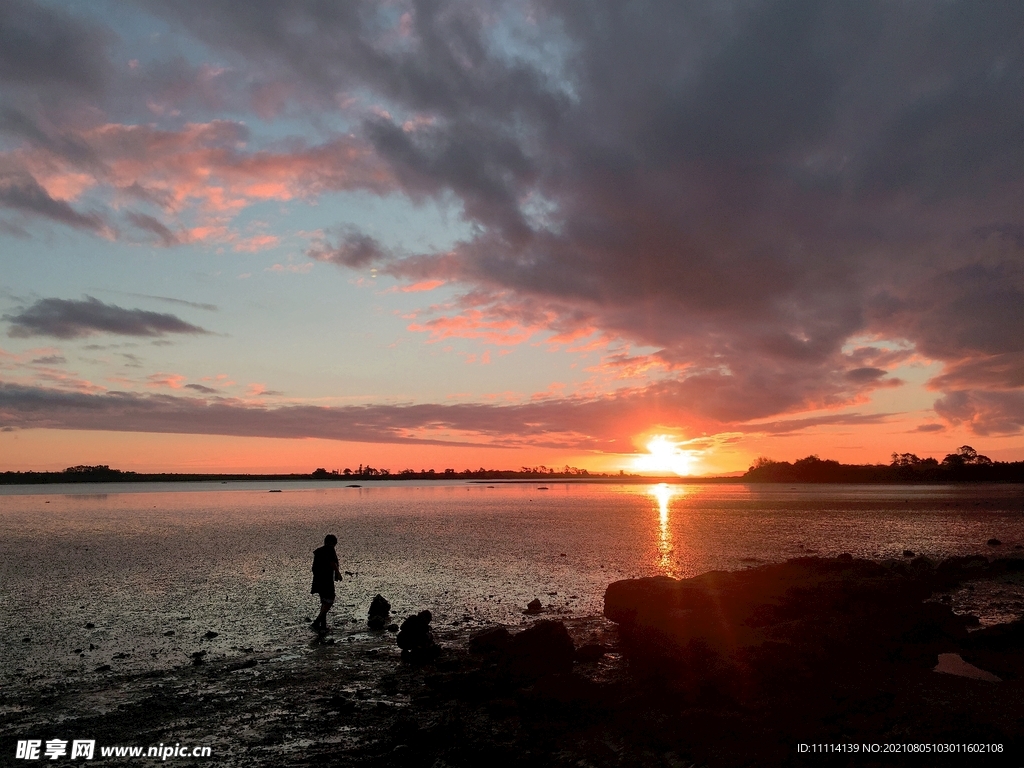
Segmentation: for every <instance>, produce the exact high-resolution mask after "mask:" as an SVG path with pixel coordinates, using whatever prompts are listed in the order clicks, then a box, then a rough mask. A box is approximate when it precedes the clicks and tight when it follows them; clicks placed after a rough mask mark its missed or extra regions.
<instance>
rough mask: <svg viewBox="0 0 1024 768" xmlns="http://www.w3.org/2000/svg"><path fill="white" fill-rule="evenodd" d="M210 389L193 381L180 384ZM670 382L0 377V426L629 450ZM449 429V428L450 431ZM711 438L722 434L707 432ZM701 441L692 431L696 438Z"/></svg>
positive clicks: (844, 418)
mask: <svg viewBox="0 0 1024 768" xmlns="http://www.w3.org/2000/svg"><path fill="white" fill-rule="evenodd" d="M185 386H186V387H187V388H190V389H193V390H194V391H196V392H200V393H202V394H212V392H208V391H207V390H208V389H209V388H207V387H203V386H202V385H191V384H190V385H185ZM687 408H688V406H687V404H686V402H685V401H684V399H683V398H682V397H680V396H679V393H678V392H675V391H673V390H672V388H671V387H669V388H661V387H657V386H652V387H648V388H643V389H633V390H621V391H619V392H617V393H615V394H614V395H612V396H607V397H595V398H583V397H570V398H551V399H545V400H536V401H532V402H528V403H522V404H512V405H497V404H489V403H458V404H449V405H441V404H421V405H364V406H339V407H323V406H307V405H282V406H276V407H271V406H269V405H260V404H254V403H252V402H251V401H243V400H239V399H234V398H224V397H209V398H202V397H199V396H196V397H181V396H174V395H153V394H137V393H133V392H107V393H104V394H86V393H82V392H68V391H64V390H56V389H46V388H42V387H29V386H22V385H17V384H9V383H3V382H0V426H7V427H17V428H23V429H29V428H47V429H102V430H110V429H116V430H119V431H126V432H165V433H181V434H211V435H238V436H261V437H287V438H304V437H315V438H323V439H329V440H351V441H356V442H371V443H410V444H423V445H476V446H480V447H486V446H491V447H520V446H534V447H550V448H560V449H567V448H568V449H575V450H597V451H605V452H622V453H630V452H632V451H633V450H634V449H633V445H632V438H633V435H634V433H635V431H636V428H637V424H644V425H652V424H660V425H671V424H678V423H680V419H691V418H692V414H690V413H689V412H688V410H687ZM891 415H892V414H867V415H861V414H846V415H837V416H825V417H816V418H808V419H794V420H789V421H780V422H774V423H767V424H750V425H746V426H745V427H743V428H742V429H741V430H739V431H743V432H746V433H766V434H793V433H797V432H800V431H803V430H808V429H814V428H816V427H820V426H829V425H836V424H848V425H860V424H877V423H882V422H885V421H887V420H888V418H889V417H890V416H891ZM453 433H454V434H453ZM708 441H711V442H714V443H716V444H720V443H722V442H723V441H725V442H727V441H728V439H725V440H723V438H722V436H715V437H713V438H707V440H705V441H703V442H704V443H706V442H708ZM700 444H702V443H701V441H698V443H695V445H700Z"/></svg>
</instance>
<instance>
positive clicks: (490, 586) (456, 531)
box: [0, 482, 1024, 682]
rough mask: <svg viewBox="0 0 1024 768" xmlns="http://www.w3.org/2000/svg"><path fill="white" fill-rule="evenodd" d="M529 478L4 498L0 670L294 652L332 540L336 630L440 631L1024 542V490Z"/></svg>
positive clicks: (1005, 548)
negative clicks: (760, 571)
mask: <svg viewBox="0 0 1024 768" xmlns="http://www.w3.org/2000/svg"><path fill="white" fill-rule="evenodd" d="M540 485H541V484H539V483H531V484H492V485H487V484H465V483H452V484H443V483H433V484H423V485H414V484H409V483H398V482H390V483H372V484H369V483H368V484H366V485H364V487H361V488H346V487H341V485H340V484H329V483H324V484H318V483H304V484H292V485H283V486H281V485H278V486H269V485H260V484H247V485H241V484H228V485H221V484H216V485H209V484H202V483H193V484H178V485H173V486H170V485H136V486H129V485H111V486H91V485H90V486H82V485H78V486H44V487H31V488H29V487H7V488H0V648H2V650H0V668H2V669H3V670H4V671H3V672H2V673H0V674H2V675H3V678H4V679H5V680H6V681H7V682H12V681H14V680H15V679H17V680H21V681H22V682H27V681H31V680H34V679H39V678H40V677H48V676H51V675H59V674H71V675H74V674H80V673H84V672H91V671H92V670H93V669H94V668H96V667H97V666H99V665H103V664H110V665H112V666H113V667H114V668H115V669H125V670H130V669H145V668H150V667H154V668H159V667H164V666H168V665H176V664H181V663H183V662H186V661H188V658H189V655H190V654H192V653H194V652H195V651H197V650H207V651H208V652H209V653H210V654H212V655H214V656H215V655H217V654H225V653H231V652H233V651H237V650H238V649H241V648H250V647H255V648H256V649H257V650H259V649H267V648H275V649H276V648H287V647H289V646H290V645H294V644H296V643H301V642H305V641H306V640H307V637H306V633H307V630H306V623H307V622H308V621H309V619H311V618H312V617H313V616H314V615H315V613H316V608H317V600H316V598H314V597H312V596H310V594H309V583H310V570H309V566H310V562H311V554H312V551H313V549H314V548H315V547H317V546H318V545H319V544H321V543H322V541H323V536H324V534H326V533H334V534H335V535H337V537H338V539H339V544H338V554H339V558H340V560H341V567H342V570H344V571H351V572H352V573H353V575H352V576H350V577H347V578H346V579H345V581H344V582H341V583H339V584H338V585H337V586H338V600H337V603H336V604H335V606H336V607H335V610H334V611H333V612H332V617H333V622H334V624H335V626H337V627H339V628H340V627H341V625H342V624H348V625H349V626H350V627H353V628H355V627H358V626H361V625H362V622H363V621H364V620H365V616H366V608H367V606H368V604H369V601H370V599H371V598H372V597H373V595H374V594H376V593H378V592H379V593H381V594H383V595H384V596H386V597H387V598H388V599H390V600H391V602H392V604H393V606H394V611H395V613H396V615H397V616H398V618H399V619H400V618H402V617H404V616H405V615H407V614H409V613H412V612H415V611H418V610H421V609H422V608H429V609H430V610H431V611H433V613H434V615H435V623H437V624H439V625H441V626H452V625H454V624H459V625H469V626H475V625H477V624H479V623H483V622H492V621H498V622H502V623H506V624H512V623H518V622H519V621H521V620H522V618H523V617H522V608H523V606H525V605H526V603H527V602H529V601H530V600H531V599H533V598H534V597H538V598H540V600H541V601H542V602H543V603H544V604H545V606H547V607H548V610H550V611H552V612H562V613H564V614H572V615H580V614H585V613H599V612H600V610H601V604H602V597H603V594H604V589H605V586H606V585H607V584H608V583H609V582H610V581H614V580H616V579H620V578H627V577H632V576H640V575H653V574H662V573H663V574H669V575H672V576H692V575H695V574H698V573H702V572H704V571H707V570H711V569H737V568H743V567H750V566H752V565H756V564H758V563H762V562H772V561H779V560H784V559H786V558H790V557H796V556H800V555H804V554H810V553H817V554H821V555H835V554H839V553H841V552H850V553H852V554H854V555H856V556H861V557H870V558H876V559H877V558H892V557H900V556H901V555H902V552H903V550H905V549H910V550H913V551H914V552H916V553H918V554H924V555H927V556H930V557H934V558H941V557H946V556H949V555H954V554H970V553H979V552H981V553H986V554H993V553H994V552H1000V553H1003V554H1012V553H1014V552H1017V553H1019V552H1020V549H1019V548H1018V549H1014V547H1019V546H1020V545H1022V544H1024V514H1022V507H1024V501H1022V499H1024V488H1022V487H1021V486H986V487H979V486H967V487H965V486H961V487H957V486H927V487H925V486H918V487H897V486H768V487H765V486H756V487H752V486H744V485H678V486H644V485H594V484H564V483H551V484H548V485H547V486H546V488H541V487H540ZM271 488H280V489H281V491H282V492H280V493H269V492H268V491H269V490H270V489H271ZM991 538H997V539H999V540H1001V541H1002V542H1003V543H1002V545H1001V546H999V547H998V548H993V547H990V546H988V545H987V544H986V541H987V540H989V539H991ZM1000 594H1001V593H1000ZM993 599H995V598H993ZM1003 607H1004V608H1006V606H1005V605H1004V606H1003ZM1011 607H1012V606H1011ZM1007 610H1008V609H1007ZM1010 613H1012V611H1010ZM90 623H91V624H94V625H95V626H94V627H90V628H87V627H86V625H87V624H90ZM210 631H212V632H216V633H217V637H215V638H211V639H207V638H205V637H204V635H205V634H206V633H207V632H210Z"/></svg>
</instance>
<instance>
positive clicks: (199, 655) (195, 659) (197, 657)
mask: <svg viewBox="0 0 1024 768" xmlns="http://www.w3.org/2000/svg"><path fill="white" fill-rule="evenodd" d="M206 654H207V652H206V651H196V652H195V653H193V654H192V663H193V664H195V665H197V666H198V665H199V664H203V663H205V661H206Z"/></svg>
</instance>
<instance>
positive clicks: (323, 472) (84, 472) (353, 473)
mask: <svg viewBox="0 0 1024 768" xmlns="http://www.w3.org/2000/svg"><path fill="white" fill-rule="evenodd" d="M609 477H613V476H612V475H607V474H592V473H590V472H588V471H587V470H585V469H577V468H576V467H569V466H566V467H564V468H563V469H561V470H556V469H554V468H552V467H545V466H539V467H523V468H521V469H519V470H513V469H483V468H482V467H481V468H480V469H466V470H463V471H461V472H457V471H455V470H454V469H445V470H442V471H441V472H438V471H436V470H433V469H424V470H420V471H419V472H417V471H415V470H412V469H403V470H401V471H400V472H394V473H392V472H391V470H389V469H378V468H376V467H371V466H370V465H368V464H367V465H365V466H364V465H362V464H360V465H359V466H358V468H357V469H354V470H353V469H350V468H345V469H344V470H337V469H336V470H331V471H328V470H327V469H324V468H323V467H318V468H317V469H315V470H314V471H313V472H312V473H310V474H286V475H245V474H230V475H225V474H210V473H207V474H199V473H194V474H178V473H171V472H161V473H143V472H131V471H127V470H121V469H111V468H110V467H109V466H107V465H106V464H99V465H96V466H86V465H78V466H75V467H68V468H67V469H65V470H63V471H62V472H0V485H42V484H46V483H161V482H165V483H170V482H179V483H180V482H196V481H204V480H205V481H216V480H219V481H221V482H244V481H249V482H255V481H288V480H310V479H313V480H336V481H338V480H557V479H574V480H583V479H588V478H590V479H598V478H609ZM614 477H622V478H629V479H638V476H636V475H626V474H618V475H614Z"/></svg>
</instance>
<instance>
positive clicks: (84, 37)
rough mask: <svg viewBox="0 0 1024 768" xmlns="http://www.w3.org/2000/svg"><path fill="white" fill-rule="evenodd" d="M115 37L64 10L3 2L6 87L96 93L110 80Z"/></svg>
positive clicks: (1, 55) (1, 70)
mask: <svg viewBox="0 0 1024 768" xmlns="http://www.w3.org/2000/svg"><path fill="white" fill-rule="evenodd" d="M109 39H110V36H109V35H108V34H107V33H105V32H103V31H102V30H101V29H100V28H98V27H96V26H94V25H90V24H87V23H85V22H83V21H82V20H80V19H78V18H76V17H74V16H72V15H71V14H69V13H67V12H66V10H64V9H63V8H61V7H54V6H50V5H43V4H41V3H32V2H25V1H24V0H4V2H3V3H0V82H3V83H7V84H13V85H20V86H27V87H30V88H34V89H38V88H40V87H48V86H51V87H52V86H57V87H65V88H68V89H73V90H75V91H79V92H85V93H96V92H98V91H99V90H100V88H101V86H102V85H103V82H104V80H105V76H106V72H107V69H108V63H107V60H106V56H105V50H104V49H105V46H106V44H107V42H108V41H109Z"/></svg>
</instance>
